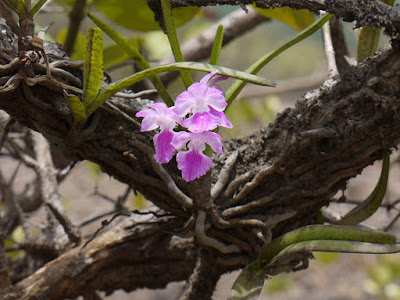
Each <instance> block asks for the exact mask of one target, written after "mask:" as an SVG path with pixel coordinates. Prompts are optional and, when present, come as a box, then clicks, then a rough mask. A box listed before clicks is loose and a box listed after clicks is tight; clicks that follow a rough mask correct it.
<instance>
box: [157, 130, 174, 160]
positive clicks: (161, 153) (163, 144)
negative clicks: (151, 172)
mask: <svg viewBox="0 0 400 300" xmlns="http://www.w3.org/2000/svg"><path fill="white" fill-rule="evenodd" d="M173 137H174V132H172V131H161V132H160V133H158V134H156V135H155V136H154V138H153V141H154V148H155V150H156V154H155V155H154V157H155V158H156V161H157V162H158V163H160V164H165V163H167V162H169V161H170V160H171V158H172V157H173V156H174V154H175V148H174V147H172V145H171V141H172V139H173Z"/></svg>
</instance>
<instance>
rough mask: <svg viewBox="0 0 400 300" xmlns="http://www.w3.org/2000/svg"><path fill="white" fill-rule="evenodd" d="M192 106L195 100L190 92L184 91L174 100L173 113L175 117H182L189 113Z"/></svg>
mask: <svg viewBox="0 0 400 300" xmlns="http://www.w3.org/2000/svg"><path fill="white" fill-rule="evenodd" d="M194 104H195V98H194V97H193V95H192V94H191V93H190V92H188V91H185V92H183V93H181V94H180V95H179V96H178V97H177V98H176V101H175V105H174V112H175V113H176V114H177V115H179V116H181V117H184V116H186V115H187V114H188V113H189V112H190V110H191V109H192V107H193V105H194Z"/></svg>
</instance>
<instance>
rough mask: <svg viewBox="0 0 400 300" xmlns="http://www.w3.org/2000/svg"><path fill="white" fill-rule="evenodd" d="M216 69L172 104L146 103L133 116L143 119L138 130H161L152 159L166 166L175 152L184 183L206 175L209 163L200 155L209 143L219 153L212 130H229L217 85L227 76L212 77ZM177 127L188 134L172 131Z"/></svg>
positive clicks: (229, 123)
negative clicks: (222, 128) (220, 127)
mask: <svg viewBox="0 0 400 300" xmlns="http://www.w3.org/2000/svg"><path fill="white" fill-rule="evenodd" d="M217 72H218V70H214V71H213V72H211V73H209V74H207V75H206V76H204V77H203V78H202V79H201V80H200V82H196V83H194V84H192V85H191V86H189V88H188V89H187V91H184V92H183V93H181V94H180V95H179V96H178V97H177V99H176V101H175V105H174V106H171V107H167V105H165V104H164V103H154V104H148V106H149V107H150V108H151V109H145V110H142V111H140V112H138V113H137V114H136V117H143V118H144V119H143V121H142V128H141V131H142V132H143V131H151V130H155V129H157V128H160V130H161V132H160V133H157V134H156V135H155V136H154V138H153V141H154V147H155V152H156V153H155V159H156V161H157V162H158V163H160V164H163V163H168V162H169V161H170V160H171V159H172V157H173V156H174V155H175V151H178V154H177V155H176V161H177V163H178V169H179V170H181V171H182V178H183V179H184V180H185V181H192V180H194V179H196V178H199V177H201V176H203V175H204V174H206V173H207V171H208V170H209V169H210V168H211V165H212V160H211V158H210V157H208V156H207V155H205V154H204V153H203V152H204V150H206V144H208V145H209V146H210V147H211V148H212V150H213V151H215V152H217V153H222V142H221V137H220V136H219V135H218V134H217V133H215V132H212V131H211V130H213V129H215V128H217V127H218V126H222V127H227V128H232V124H231V122H230V121H229V120H228V118H227V117H226V116H225V114H224V110H225V108H226V106H227V103H226V101H225V93H224V91H223V90H222V88H221V87H220V86H219V85H217V82H218V81H221V80H226V79H227V77H224V76H215V77H214V75H215V74H216V73H217ZM177 124H180V125H181V126H182V127H184V128H186V129H187V131H178V132H176V131H174V128H175V127H176V125H177Z"/></svg>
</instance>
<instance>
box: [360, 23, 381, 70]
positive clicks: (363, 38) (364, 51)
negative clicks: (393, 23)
mask: <svg viewBox="0 0 400 300" xmlns="http://www.w3.org/2000/svg"><path fill="white" fill-rule="evenodd" d="M381 31H382V29H381V28H373V27H369V26H365V27H363V28H362V29H361V31H360V35H359V36H358V45H357V62H359V63H360V62H362V61H364V60H365V59H367V58H368V57H370V56H373V55H374V53H375V51H376V49H377V48H378V44H379V38H380V36H381Z"/></svg>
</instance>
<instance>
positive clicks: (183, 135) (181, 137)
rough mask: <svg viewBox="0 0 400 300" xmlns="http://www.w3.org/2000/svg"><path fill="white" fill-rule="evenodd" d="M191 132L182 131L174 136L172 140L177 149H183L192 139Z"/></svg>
mask: <svg viewBox="0 0 400 300" xmlns="http://www.w3.org/2000/svg"><path fill="white" fill-rule="evenodd" d="M190 139H191V134H190V133H189V132H185V131H180V132H177V133H175V134H174V137H173V139H172V141H171V145H172V146H173V147H174V148H175V149H176V150H181V149H182V148H183V147H185V146H186V144H187V143H188V142H189V141H190Z"/></svg>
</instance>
